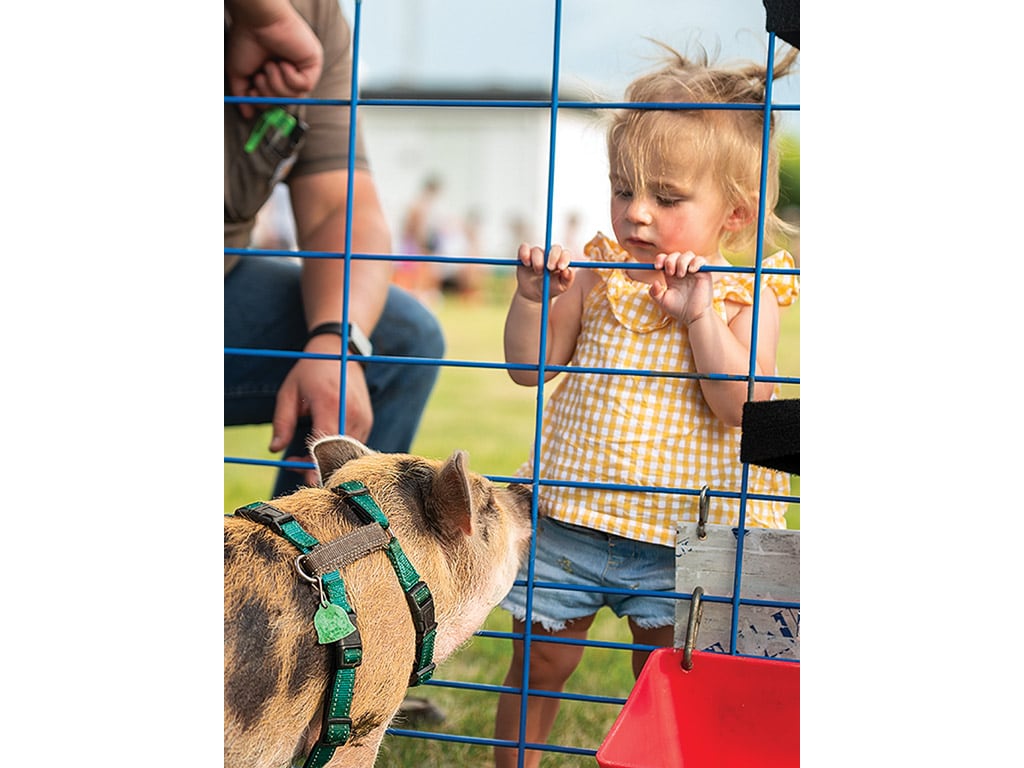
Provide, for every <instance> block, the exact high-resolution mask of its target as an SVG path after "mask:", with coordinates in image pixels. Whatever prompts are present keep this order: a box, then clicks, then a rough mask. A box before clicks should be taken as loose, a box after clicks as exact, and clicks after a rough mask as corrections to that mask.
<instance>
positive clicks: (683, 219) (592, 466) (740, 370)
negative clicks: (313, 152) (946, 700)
mask: <svg viewBox="0 0 1024 768" xmlns="http://www.w3.org/2000/svg"><path fill="white" fill-rule="evenodd" d="M667 50H668V51H669V54H670V56H669V58H668V60H667V61H666V64H665V66H664V67H662V68H661V69H659V70H657V71H655V72H653V73H651V74H648V75H645V76H642V77H640V78H639V79H637V80H636V81H634V82H633V83H632V84H631V85H630V87H629V89H628V90H627V92H626V96H627V99H628V100H629V101H631V102H643V103H651V102H658V103H681V102H682V103H690V102H702V103H709V102H710V103H725V102H732V103H758V102H761V103H763V102H764V95H765V79H766V73H765V70H764V67H763V66H760V67H759V66H757V65H753V64H752V65H749V66H745V67H739V68H735V69H727V68H716V67H714V66H711V65H710V64H709V63H708V61H707V58H706V57H702V58H701V59H700V60H690V59H687V58H684V57H683V56H681V55H680V54H678V53H676V52H675V51H672V50H671V49H667ZM796 55H797V52H796V51H795V50H791V51H790V52H789V53H788V54H787V55H786V56H784V57H782V58H781V59H780V61H779V62H778V63H777V65H776V70H775V72H774V76H775V77H781V76H783V75H785V74H786V73H788V72H789V70H790V68H791V66H792V64H793V62H794V60H795V58H796ZM763 126H764V114H763V112H762V111H761V110H723V109H715V108H713V107H709V108H704V109H675V110H664V109H663V110H657V109H636V110H624V111H622V112H621V113H618V114H616V115H615V116H614V118H613V120H612V122H611V125H610V127H609V130H608V159H609V169H610V179H611V193H612V194H611V220H612V228H613V230H614V232H615V238H616V240H615V241H612V240H610V239H608V238H607V237H605V236H604V235H602V234H600V233H599V234H598V235H597V236H596V237H594V238H593V239H592V240H591V241H590V242H589V243H588V244H587V245H586V246H585V248H584V255H585V257H586V259H585V260H587V261H591V262H607V263H608V264H609V266H608V268H601V269H578V268H577V269H573V268H572V266H571V265H570V254H569V253H568V252H567V251H566V250H564V249H563V248H561V247H560V246H558V245H552V247H551V249H550V251H549V252H548V253H547V254H546V255H545V254H544V252H543V249H542V248H539V247H536V246H534V247H531V246H529V245H527V244H523V245H521V246H520V248H519V261H520V264H519V266H518V267H517V269H516V278H517V288H516V293H515V295H514V296H513V298H512V303H511V306H510V307H509V310H508V317H507V319H506V323H505V359H506V361H507V362H509V363H528V364H532V365H536V364H537V363H538V350H539V348H540V335H541V312H542V310H543V304H542V301H543V278H544V271H545V270H547V271H548V272H550V288H549V297H550V298H549V301H550V304H549V308H548V318H547V319H548V324H547V337H546V342H547V343H546V358H545V362H546V364H547V365H563V366H564V365H572V366H579V367H585V368H614V369H634V370H654V371H667V372H684V373H688V374H731V375H732V374H735V375H741V376H746V375H748V374H749V369H750V350H751V345H752V343H753V342H754V338H753V333H754V332H753V330H752V329H753V319H754V311H753V302H754V284H753V281H754V276H753V274H751V273H749V272H744V273H740V272H709V271H704V270H701V268H702V267H705V266H711V267H729V266H730V264H729V262H728V261H727V260H726V259H725V258H724V257H723V256H722V252H721V249H722V248H725V249H728V250H731V251H734V252H743V251H746V252H748V253H749V252H752V250H753V246H754V244H755V243H756V236H757V218H758V197H759V181H760V169H761V145H762V141H763V138H762V132H763ZM770 144H771V146H770V149H769V160H768V178H767V184H766V200H765V240H766V242H772V241H777V240H779V239H780V235H783V234H786V233H787V232H788V231H789V227H787V225H785V224H784V223H783V222H782V221H781V220H780V219H779V218H778V217H777V216H776V215H775V214H774V213H773V209H774V206H775V203H776V201H777V199H778V189H779V151H778V147H777V137H775V136H774V132H773V135H772V137H771V142H770ZM766 252H767V251H766ZM630 265H636V267H633V268H631V267H630ZM640 265H652V266H653V269H651V268H639V267H640ZM793 266H794V262H793V258H792V257H791V256H790V255H789V254H788V253H786V252H785V251H778V252H776V253H775V254H774V255H772V256H770V257H768V258H766V259H764V261H763V267H765V268H783V269H786V268H788V269H792V268H793ZM797 290H798V288H797V281H796V279H795V277H794V276H792V275H778V274H769V275H764V276H763V277H762V282H761V292H760V300H759V304H758V309H759V312H758V314H759V317H758V318H757V330H756V333H757V337H756V344H757V351H756V353H757V357H756V360H757V364H756V371H755V374H756V375H757V376H772V375H775V374H776V365H775V355H776V348H777V346H778V340H779V307H780V306H787V305H789V304H791V303H792V302H793V300H794V298H795V297H796V294H797ZM556 373H557V372H550V371H545V380H547V379H550V378H552V377H554V376H555V375H556ZM509 374H510V375H511V377H512V379H513V380H515V381H516V382H517V383H519V384H522V385H525V386H536V385H537V384H538V376H537V372H536V371H531V370H510V371H509ZM777 395H778V385H777V384H774V383H772V382H765V381H759V382H757V383H756V384H755V386H754V392H753V399H755V400H767V399H771V398H772V397H775V396H777ZM747 399H748V392H747V381H745V380H723V379H721V378H683V377H661V376H639V375H628V374H617V373H616V374H608V373H576V372H565V374H564V375H563V376H562V379H561V381H560V383H559V385H558V387H557V388H556V390H555V392H554V393H553V394H552V395H551V397H550V400H549V402H548V404H547V406H546V407H545V411H544V420H543V431H542V436H541V442H540V457H539V467H540V469H539V472H540V477H541V479H543V480H545V481H555V482H559V481H589V482H595V483H607V484H622V485H630V486H637V485H639V486H654V487H667V488H689V489H694V490H697V489H700V488H701V487H702V486H704V485H707V486H709V488H710V489H712V490H714V491H729V492H737V493H738V492H739V491H740V489H741V482H742V474H743V465H742V464H741V462H740V459H739V453H740V437H741V430H740V423H741V418H742V413H743V403H744V402H745V401H746V400H747ZM532 459H533V457H531V459H530V461H528V462H527V463H526V464H524V465H523V467H522V468H521V469H520V475H521V476H524V477H526V476H531V475H532V472H533V460H532ZM747 490H748V492H749V493H753V494H766V495H782V496H785V495H788V494H789V492H790V490H789V476H788V475H785V474H783V473H780V472H776V471H774V470H771V469H766V468H760V467H756V466H753V465H751V466H750V467H749V484H748V488H747ZM696 498H697V497H696V496H695V495H687V494H664V493H637V492H623V491H619V490H604V489H600V488H587V487H565V486H559V485H547V484H545V485H541V486H540V488H539V498H538V507H539V511H540V515H541V517H540V519H539V521H538V527H537V532H536V536H537V546H536V560H535V566H534V579H535V580H536V581H542V582H557V583H561V584H579V585H586V586H588V587H590V589H591V590H593V589H594V588H606V587H613V588H617V589H631V590H638V589H641V590H667V591H674V589H675V558H674V548H673V547H674V543H675V525H676V523H677V521H679V520H681V519H687V520H695V519H696V511H697V501H696ZM785 511H786V504H785V503H784V502H766V501H751V500H748V501H747V503H746V517H745V524H746V525H747V526H748V527H768V528H784V527H785V526H786V521H785V517H784V514H785ZM708 521H709V522H710V523H721V524H729V525H737V524H738V523H739V500H738V499H726V498H721V497H711V503H710V509H709V518H708ZM519 578H520V579H523V580H525V579H526V578H527V570H526V567H525V566H524V568H523V570H522V572H521V573H520V575H519ZM502 605H503V607H505V608H506V609H507V610H509V611H510V612H511V613H512V614H513V631H515V632H523V631H524V629H525V627H524V622H525V621H526V590H525V588H523V587H516V588H514V589H513V590H512V592H511V593H510V594H509V596H508V597H507V598H506V600H505V602H504V603H503V604H502ZM603 605H607V606H609V607H610V608H611V609H612V610H613V611H614V612H615V613H616V615H618V616H620V617H621V616H626V617H628V620H629V627H630V630H631V632H632V636H633V640H634V642H635V643H636V644H641V645H653V646H669V645H671V644H672V641H673V621H674V612H675V608H674V604H673V601H672V600H669V599H665V598H657V597H650V596H646V597H645V596H630V595H621V594H604V593H602V592H598V591H570V590H565V589H561V590H554V589H536V590H535V591H534V593H533V601H532V608H533V615H532V617H531V621H532V622H533V625H532V627H531V631H532V632H533V634H534V635H545V636H554V637H558V638H571V639H576V640H581V639H583V638H585V637H586V635H587V630H588V628H589V627H590V625H591V623H592V622H593V620H594V615H595V613H596V612H597V611H598V609H599V608H600V607H601V606H603ZM582 653H583V647H582V646H580V645H573V644H568V643H552V642H545V641H543V640H542V641H540V642H535V643H531V646H530V673H529V687H530V688H531V689H543V690H547V691H556V692H557V691H561V690H562V689H563V687H564V685H565V682H566V680H567V679H568V677H569V675H570V674H572V672H573V670H574V669H575V668H576V665H577V664H578V663H579V660H580V658H581V656H582ZM646 657H647V653H646V652H642V651H634V653H633V672H634V674H635V675H638V674H639V672H640V669H641V668H642V667H643V663H644V661H645V660H646ZM522 670H523V643H522V642H516V643H514V655H513V659H512V664H511V667H510V669H509V672H508V675H507V676H506V678H505V685H507V686H511V687H517V688H518V687H520V686H521V684H522ZM520 702H521V697H519V696H518V695H514V694H503V695H502V696H501V697H500V699H499V703H498V711H497V724H496V728H495V736H496V738H499V739H507V740H511V741H517V740H518V738H519V720H520V712H519V707H520ZM558 706H559V700H558V699H557V698H549V697H530V698H529V701H528V709H527V716H526V733H525V739H526V741H528V742H536V743H543V742H545V741H546V740H547V738H548V735H549V733H550V731H551V727H552V725H553V723H554V719H555V715H556V713H557V711H558ZM540 754H541V753H540V752H538V751H530V752H527V753H526V762H525V764H526V765H527V766H536V765H538V764H539V761H540ZM495 757H496V765H497V766H498V768H502V767H503V766H513V765H515V764H516V759H517V754H516V750H514V749H506V748H497V749H496V750H495Z"/></svg>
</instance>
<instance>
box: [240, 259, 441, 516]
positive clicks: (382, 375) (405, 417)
mask: <svg viewBox="0 0 1024 768" xmlns="http://www.w3.org/2000/svg"><path fill="white" fill-rule="evenodd" d="M301 272H302V267H301V264H300V263H298V262H297V261H295V260H294V259H288V258H277V257H266V256H260V257H249V258H243V259H241V260H240V261H239V262H238V264H236V265H235V268H234V269H232V270H231V271H230V272H229V273H228V274H227V275H225V277H224V346H225V347H240V348H255V349H276V350H293V351H301V350H302V348H303V346H304V345H305V342H306V330H307V329H306V319H305V315H304V313H303V308H302V294H301V291H300V290H299V278H300V276H301ZM370 342H371V343H372V344H373V353H374V354H375V355H388V356H391V355H394V356H403V357H425V358H437V359H440V358H441V357H443V355H444V336H443V334H442V332H441V326H440V324H439V323H438V321H437V318H435V317H434V315H433V314H431V312H430V310H428V309H427V308H426V307H424V306H423V305H422V304H421V303H420V302H419V301H417V300H416V299H415V298H414V297H413V296H412V295H410V294H409V293H406V292H405V291H403V290H402V289H401V288H398V287H397V286H394V285H392V286H391V287H390V288H389V290H388V297H387V302H386V303H385V305H384V312H383V314H382V315H381V317H380V320H379V321H378V322H377V327H376V328H375V329H374V331H373V333H372V334H370ZM295 362H296V360H295V358H284V357H257V356H248V355H234V354H231V355H225V356H224V425H225V426H238V425H241V424H269V423H270V422H271V421H272V419H273V415H274V404H275V401H276V397H277V390H278V389H279V388H280V386H281V384H282V382H284V379H285V376H287V374H288V371H290V370H291V368H292V366H293V365H295ZM438 371H439V368H438V366H436V365H420V364H401V363H378V362H370V363H368V364H367V365H366V385H367V387H368V389H369V392H370V401H371V403H372V405H373V428H372V430H371V431H370V435H369V437H368V438H367V440H366V444H367V445H368V446H369V447H370V448H373V449H374V450H377V451H381V452H383V453H408V452H409V449H410V446H411V445H412V440H413V437H414V436H415V435H416V430H417V428H418V427H419V423H420V418H421V416H422V415H423V409H424V408H425V407H426V405H427V399H428V398H429V397H430V392H431V390H432V389H433V387H434V383H435V382H436V381H437V374H438ZM309 429H310V422H309V421H308V419H307V420H306V421H305V423H301V422H300V424H299V425H298V427H297V428H296V430H295V437H294V438H293V440H292V444H291V445H290V446H288V448H287V450H286V451H285V453H284V455H285V456H305V455H306V436H307V435H308V433H309ZM301 484H302V476H301V474H300V473H298V472H294V471H290V470H286V469H282V470H281V471H280V472H279V473H278V478H277V484H276V486H275V488H274V493H273V495H274V496H279V495H281V494H282V493H290V492H291V491H292V490H294V489H295V488H297V487H298V486H299V485H301Z"/></svg>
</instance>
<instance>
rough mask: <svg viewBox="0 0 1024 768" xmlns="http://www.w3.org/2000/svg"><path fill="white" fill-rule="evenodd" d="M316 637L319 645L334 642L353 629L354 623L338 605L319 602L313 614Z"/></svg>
mask: <svg viewBox="0 0 1024 768" xmlns="http://www.w3.org/2000/svg"><path fill="white" fill-rule="evenodd" d="M313 626H314V627H316V638H317V641H318V642H319V643H320V644H321V645H327V644H328V643H334V642H337V641H338V640H341V638H343V637H345V636H346V635H348V634H350V633H352V632H354V631H355V629H356V627H355V624H353V623H352V620H351V619H349V617H348V614H347V613H345V611H343V610H342V609H341V608H340V607H339V606H337V605H335V604H334V603H326V604H321V606H320V607H319V608H317V609H316V614H315V615H314V616H313Z"/></svg>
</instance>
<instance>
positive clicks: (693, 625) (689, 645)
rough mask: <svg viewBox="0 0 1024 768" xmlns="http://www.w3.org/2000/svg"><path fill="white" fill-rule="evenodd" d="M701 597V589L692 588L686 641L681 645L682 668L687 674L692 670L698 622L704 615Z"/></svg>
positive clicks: (702, 590)
mask: <svg viewBox="0 0 1024 768" xmlns="http://www.w3.org/2000/svg"><path fill="white" fill-rule="evenodd" d="M703 595H704V588H703V587H694V588H693V595H692V597H691V598H690V618H689V619H687V621H686V640H685V641H684V643H683V662H682V666H683V669H685V670H686V671H687V672H689V671H690V670H691V669H693V648H694V646H695V645H697V630H699V629H700V620H701V616H702V615H703V613H704V606H703V605H702V604H701V601H700V599H701V597H702V596H703Z"/></svg>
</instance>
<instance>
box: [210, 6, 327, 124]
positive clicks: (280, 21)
mask: <svg viewBox="0 0 1024 768" xmlns="http://www.w3.org/2000/svg"><path fill="white" fill-rule="evenodd" d="M228 8H229V10H230V12H231V27H230V30H229V32H228V39H227V44H226V46H227V47H226V52H225V59H224V68H225V72H226V73H227V78H228V88H229V90H230V92H231V95H233V96H259V97H268V96H269V97H280V98H302V97H304V96H306V95H308V94H309V93H310V91H312V90H313V87H314V86H315V85H316V84H317V81H318V80H319V79H320V73H321V71H322V70H323V58H324V52H323V46H322V45H321V44H320V40H319V39H318V38H317V36H316V34H314V32H313V30H312V29H311V28H310V26H309V24H307V23H306V21H305V19H303V18H302V16H300V15H299V13H298V11H296V10H295V9H294V8H293V7H292V5H291V3H289V2H287V0H236V1H235V2H233V3H229V4H228ZM238 109H239V111H240V112H241V113H242V115H243V116H244V117H246V118H252V117H253V116H254V115H255V114H256V106H255V105H253V104H239V105H238Z"/></svg>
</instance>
